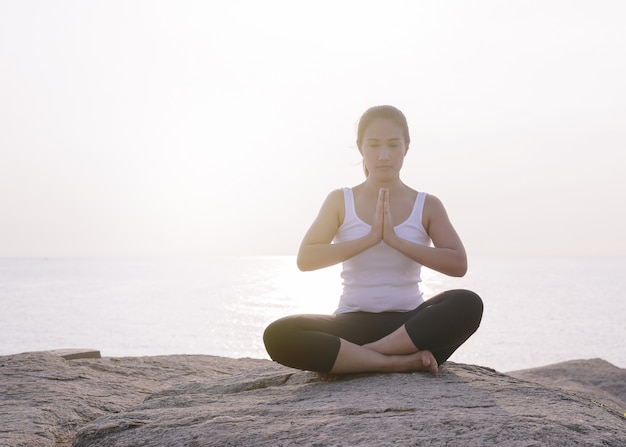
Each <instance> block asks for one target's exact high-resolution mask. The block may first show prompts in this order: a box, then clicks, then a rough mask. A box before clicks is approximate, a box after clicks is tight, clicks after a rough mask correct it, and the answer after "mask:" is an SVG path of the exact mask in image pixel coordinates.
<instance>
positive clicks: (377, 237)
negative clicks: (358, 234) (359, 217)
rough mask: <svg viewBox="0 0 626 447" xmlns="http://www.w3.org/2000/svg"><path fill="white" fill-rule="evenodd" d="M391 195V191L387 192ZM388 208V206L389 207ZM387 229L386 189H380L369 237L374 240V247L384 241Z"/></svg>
mask: <svg viewBox="0 0 626 447" xmlns="http://www.w3.org/2000/svg"><path fill="white" fill-rule="evenodd" d="M387 195H389V191H387ZM387 208H388V206H387ZM384 229H385V189H384V188H380V190H379V191H378V200H377V202H376V211H375V212H374V222H373V223H372V230H371V231H370V234H369V236H370V237H371V238H372V242H373V245H376V244H378V243H379V242H380V241H382V240H383V233H384Z"/></svg>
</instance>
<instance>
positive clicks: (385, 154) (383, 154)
mask: <svg viewBox="0 0 626 447" xmlns="http://www.w3.org/2000/svg"><path fill="white" fill-rule="evenodd" d="M390 156H391V151H390V150H389V148H387V147H382V148H381V149H380V151H378V158H379V159H380V160H389V158H390Z"/></svg>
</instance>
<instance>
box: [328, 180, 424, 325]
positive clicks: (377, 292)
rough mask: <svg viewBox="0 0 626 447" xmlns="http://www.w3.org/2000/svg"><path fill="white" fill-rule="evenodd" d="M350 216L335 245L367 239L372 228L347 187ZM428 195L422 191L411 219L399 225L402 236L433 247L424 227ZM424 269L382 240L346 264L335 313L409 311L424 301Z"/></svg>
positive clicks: (347, 215)
mask: <svg viewBox="0 0 626 447" xmlns="http://www.w3.org/2000/svg"><path fill="white" fill-rule="evenodd" d="M343 195H344V202H345V208H346V213H345V217H344V219H343V224H342V225H341V226H340V227H339V230H338V231H337V234H336V236H335V238H334V242H337V243H338V242H346V241H350V240H353V239H357V238H360V237H363V236H365V235H367V234H368V233H369V231H370V230H371V226H370V225H368V224H367V223H365V222H363V221H362V220H361V219H360V218H359V216H357V214H356V209H355V206H354V195H353V193H352V188H343ZM425 200H426V193H423V192H419V193H418V194H417V198H416V199H415V204H414V205H413V210H412V211H411V214H410V216H409V218H408V219H407V220H405V221H404V222H402V223H401V224H399V225H396V226H395V227H394V228H395V231H396V234H397V235H398V236H400V237H401V238H403V239H406V240H409V241H411V242H414V243H417V244H422V245H430V237H429V236H428V233H426V230H425V229H424V227H423V225H422V212H423V210H424V202H425ZM421 269H422V266H421V265H420V264H418V263H417V262H415V261H413V260H412V259H410V258H408V257H407V256H405V255H403V254H402V253H400V252H399V251H397V250H396V249H394V248H391V247H389V246H388V245H387V244H386V243H385V242H383V241H381V242H379V243H378V244H377V245H375V246H373V247H370V248H368V249H367V250H365V251H362V252H361V253H359V254H358V255H356V256H353V257H352V258H350V259H348V260H346V261H344V262H343V271H342V273H341V277H342V278H343V293H342V295H341V298H340V300H339V307H338V308H337V310H336V311H335V314H340V313H346V312H376V313H378V312H405V311H409V310H413V309H415V308H416V307H417V306H419V305H420V304H421V303H423V302H424V298H423V297H422V292H421V291H420V288H419V283H420V281H421V277H420V273H421Z"/></svg>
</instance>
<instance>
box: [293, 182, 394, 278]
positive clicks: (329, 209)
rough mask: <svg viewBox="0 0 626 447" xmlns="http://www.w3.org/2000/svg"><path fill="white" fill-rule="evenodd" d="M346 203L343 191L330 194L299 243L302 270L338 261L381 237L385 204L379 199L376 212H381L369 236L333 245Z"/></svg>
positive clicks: (369, 245)
mask: <svg viewBox="0 0 626 447" xmlns="http://www.w3.org/2000/svg"><path fill="white" fill-rule="evenodd" d="M344 206H345V205H344V198H343V191H342V190H340V189H338V190H335V191H333V192H331V193H330V194H329V195H328V197H327V198H326V200H325V201H324V204H323V205H322V208H321V209H320V212H319V214H318V215H317V217H316V219H315V220H314V221H313V224H311V227H310V228H309V230H308V231H307V233H306V235H305V236H304V239H303V240H302V243H301V244H300V249H299V251H298V258H297V264H298V268H299V269H300V270H302V271H307V270H316V269H320V268H323V267H328V266H331V265H335V264H338V263H340V262H343V261H345V260H346V259H350V258H351V257H353V256H355V255H357V254H359V253H360V252H362V251H363V250H365V249H367V248H369V247H371V246H373V245H376V244H377V243H379V242H380V241H381V240H382V209H383V204H382V200H380V201H379V204H378V205H377V210H376V211H377V215H380V218H379V219H378V221H379V224H378V225H376V224H375V225H374V227H373V228H372V231H371V232H370V233H369V234H368V235H367V236H364V237H361V238H359V239H354V240H351V241H348V242H341V243H338V244H333V243H332V241H333V239H334V237H335V235H336V234H337V230H338V229H339V227H340V226H341V224H342V222H343V218H344V216H343V214H344V211H343V210H344Z"/></svg>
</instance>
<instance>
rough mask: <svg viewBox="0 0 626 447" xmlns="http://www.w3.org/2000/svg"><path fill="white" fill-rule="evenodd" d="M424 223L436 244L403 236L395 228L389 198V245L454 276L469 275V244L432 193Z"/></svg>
mask: <svg viewBox="0 0 626 447" xmlns="http://www.w3.org/2000/svg"><path fill="white" fill-rule="evenodd" d="M422 223H423V224H424V228H425V229H426V232H427V233H428V235H429V236H430V239H431V240H432V241H433V247H429V246H426V245H420V244H415V243H413V242H410V241H407V240H406V239H402V238H401V237H399V236H398V235H397V234H396V233H395V231H394V230H393V223H392V221H391V211H390V210H389V201H388V200H386V201H385V220H384V231H383V234H384V236H383V238H384V240H385V242H386V243H387V244H388V245H389V246H391V247H393V248H395V249H396V250H398V251H399V252H401V253H402V254H404V255H405V256H408V257H409V258H411V259H413V260H414V261H416V262H418V263H420V264H422V265H424V266H426V267H428V268H431V269H433V270H436V271H438V272H441V273H444V274H446V275H450V276H463V275H465V273H466V272H467V254H466V253H465V248H464V247H463V243H462V242H461V238H460V237H459V235H458V234H457V232H456V230H455V229H454V227H453V226H452V223H451V222H450V219H449V218H448V213H446V210H445V208H444V206H443V204H442V203H441V201H440V200H439V199H438V198H437V197H435V196H431V195H428V196H427V197H426V203H425V204H424V215H423V219H422Z"/></svg>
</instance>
